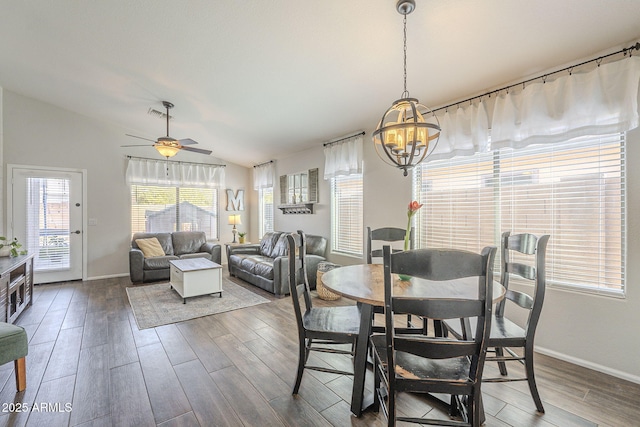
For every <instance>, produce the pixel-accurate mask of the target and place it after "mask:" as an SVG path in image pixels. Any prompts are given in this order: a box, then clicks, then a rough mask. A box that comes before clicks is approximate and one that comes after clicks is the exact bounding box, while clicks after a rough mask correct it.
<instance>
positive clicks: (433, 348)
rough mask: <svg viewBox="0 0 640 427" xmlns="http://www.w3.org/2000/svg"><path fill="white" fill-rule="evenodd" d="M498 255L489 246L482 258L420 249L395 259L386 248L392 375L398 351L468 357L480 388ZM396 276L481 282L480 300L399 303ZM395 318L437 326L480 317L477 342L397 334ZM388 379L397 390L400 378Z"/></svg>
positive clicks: (403, 299) (408, 300) (471, 373)
mask: <svg viewBox="0 0 640 427" xmlns="http://www.w3.org/2000/svg"><path fill="white" fill-rule="evenodd" d="M496 251H497V248H496V247H495V246H488V247H485V248H484V249H483V250H482V252H481V253H480V254H476V253H473V252H468V251H461V250H452V249H416V250H410V251H406V252H399V253H395V254H392V253H391V248H390V247H389V246H385V247H384V248H383V258H384V287H385V328H386V330H385V334H386V338H387V339H386V342H387V357H388V363H389V367H390V369H389V372H394V371H393V369H392V368H391V367H392V366H393V367H395V362H394V358H395V351H402V352H407V353H411V354H415V355H417V356H421V357H425V358H429V359H452V358H461V357H468V358H469V359H470V360H471V364H470V371H469V373H468V375H469V377H468V378H469V379H470V384H472V385H473V386H475V385H477V383H478V382H479V379H480V378H482V369H483V366H484V358H485V354H486V348H487V339H488V337H489V330H490V327H491V310H492V301H493V291H492V289H493V262H494V258H495V254H496ZM394 273H396V274H407V275H411V276H413V277H418V278H423V279H427V280H433V281H446V280H455V279H462V278H465V277H471V278H477V286H478V299H471V300H470V299H459V298H447V299H444V298H437V299H436V298H434V299H429V298H420V297H414V296H412V297H404V296H403V297H394V296H393V282H394V279H395V278H396V277H397V276H395V274H394ZM395 314H415V315H419V316H423V317H427V318H431V319H435V320H445V319H460V318H471V317H475V318H476V319H477V327H476V332H475V334H474V338H469V339H467V340H449V339H446V338H444V339H443V338H439V337H430V336H426V335H422V336H417V335H403V334H396V332H395V327H394V315H395ZM389 377H390V378H389V381H393V382H394V385H393V386H391V385H390V388H391V387H393V388H396V387H395V386H396V384H395V383H396V381H395V378H394V377H395V375H389ZM407 381H409V380H407ZM393 388H392V389H393ZM440 392H445V393H446V391H440Z"/></svg>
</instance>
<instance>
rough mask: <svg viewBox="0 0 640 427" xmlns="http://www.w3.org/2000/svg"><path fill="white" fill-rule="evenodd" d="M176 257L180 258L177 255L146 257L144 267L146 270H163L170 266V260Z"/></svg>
mask: <svg viewBox="0 0 640 427" xmlns="http://www.w3.org/2000/svg"><path fill="white" fill-rule="evenodd" d="M174 259H180V258H178V257H177V256H175V255H165V256H157V257H153V258H145V259H144V267H143V268H144V269H145V270H162V269H165V268H169V261H171V260H174Z"/></svg>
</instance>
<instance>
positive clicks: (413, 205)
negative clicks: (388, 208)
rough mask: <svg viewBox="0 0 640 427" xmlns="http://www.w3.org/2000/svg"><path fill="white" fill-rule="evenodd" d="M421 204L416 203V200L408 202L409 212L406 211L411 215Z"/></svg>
mask: <svg viewBox="0 0 640 427" xmlns="http://www.w3.org/2000/svg"><path fill="white" fill-rule="evenodd" d="M422 206H423V205H422V204H420V203H418V202H417V201H416V200H414V201H413V202H410V203H409V212H407V213H408V214H409V215H413V214H414V213H416V212H417V211H418V209H420V208H421V207H422Z"/></svg>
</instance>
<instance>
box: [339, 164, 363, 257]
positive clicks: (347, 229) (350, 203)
mask: <svg viewBox="0 0 640 427" xmlns="http://www.w3.org/2000/svg"><path fill="white" fill-rule="evenodd" d="M331 250H332V251H333V252H336V253H341V254H345V255H353V256H359V257H361V256H362V174H352V175H347V176H336V177H334V178H331Z"/></svg>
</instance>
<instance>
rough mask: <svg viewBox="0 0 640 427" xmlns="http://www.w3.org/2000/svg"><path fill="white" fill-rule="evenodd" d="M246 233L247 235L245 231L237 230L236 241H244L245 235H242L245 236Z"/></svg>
mask: <svg viewBox="0 0 640 427" xmlns="http://www.w3.org/2000/svg"><path fill="white" fill-rule="evenodd" d="M246 235H247V232H246V231H241V232H239V233H238V242H239V243H241V244H242V243H244V241H245V237H244V236H246Z"/></svg>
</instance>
